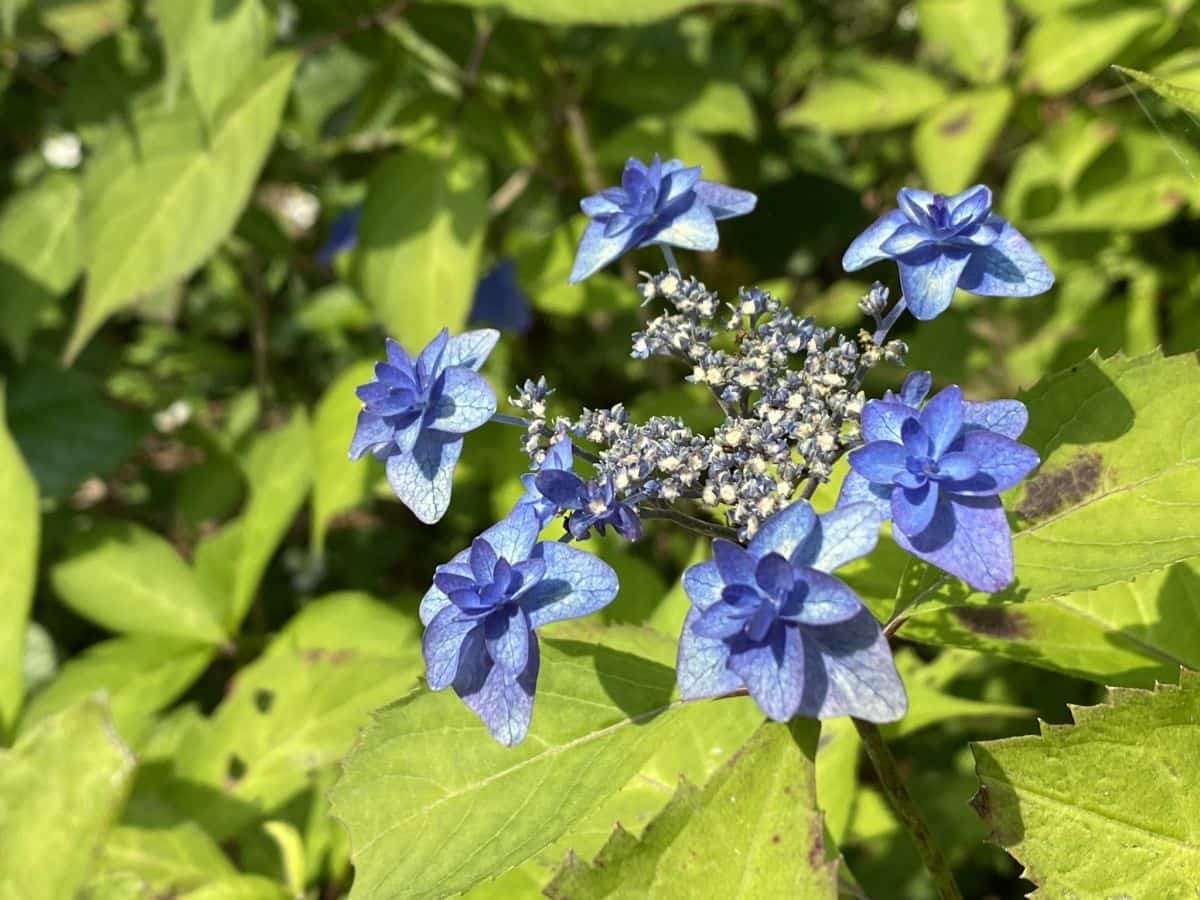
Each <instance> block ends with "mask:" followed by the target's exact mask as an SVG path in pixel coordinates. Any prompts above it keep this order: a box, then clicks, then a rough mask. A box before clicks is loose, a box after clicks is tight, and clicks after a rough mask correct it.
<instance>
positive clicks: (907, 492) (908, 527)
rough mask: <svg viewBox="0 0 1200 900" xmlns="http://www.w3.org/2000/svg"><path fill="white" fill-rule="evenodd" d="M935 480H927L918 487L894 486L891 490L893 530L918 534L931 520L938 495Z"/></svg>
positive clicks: (936, 505)
mask: <svg viewBox="0 0 1200 900" xmlns="http://www.w3.org/2000/svg"><path fill="white" fill-rule="evenodd" d="M940 493H941V492H940V491H939V490H938V484H937V482H936V481H927V482H925V484H923V485H922V486H921V487H919V488H906V487H899V486H898V487H896V489H895V490H893V491H892V521H893V522H895V523H896V528H895V530H897V531H902V532H904V533H905V534H920V533H921V532H922V531H924V530H925V529H926V528H928V527H929V523H930V522H932V521H933V514H934V511H935V510H936V509H937V507H938V499H939V495H940Z"/></svg>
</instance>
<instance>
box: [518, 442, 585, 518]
mask: <svg viewBox="0 0 1200 900" xmlns="http://www.w3.org/2000/svg"><path fill="white" fill-rule="evenodd" d="M574 466H575V460H574V453H573V452H572V450H571V439H570V438H560V439H559V440H557V441H555V442H554V444H553V445H551V447H550V449H549V450H547V451H546V458H545V459H544V460H543V461H542V467H541V468H540V469H538V471H537V472H526V473H525V474H524V475H522V476H521V484H523V485H524V486H525V495H524V496H523V497H522V498H521V499H520V500H518V501H517V508H520V507H522V506H528V507H530V508H531V509H532V510H533V512H534V515H536V516H537V517H538V524H539V525H541V526H542V527H543V528H545V527H546V526H547V525H549V524H550V523H551V522H553V521H554V519H555V517H557V516H558V514H559V512H560V510H561V507H560V506H559V505H558V504H557V503H555V502H554V501H553V500H551V499H550V498H549V497H547V496H546V495H545V494H543V493H542V492H541V491H540V490H538V486H537V477H538V475H539V474H540V473H542V472H570V471H571V470H572V469H573V468H574Z"/></svg>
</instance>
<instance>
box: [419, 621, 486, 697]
mask: <svg viewBox="0 0 1200 900" xmlns="http://www.w3.org/2000/svg"><path fill="white" fill-rule="evenodd" d="M478 627H480V624H479V621H478V620H477V619H468V618H465V617H463V615H462V614H461V613H460V612H459V610H458V609H457V608H456V607H454V606H447V607H446V608H445V609H443V610H442V611H441V612H439V613H438V614H437V615H436V616H434V618H433V621H431V622H430V623H429V626H428V627H427V628H426V629H425V635H424V637H423V638H422V639H421V650H422V652H423V653H424V655H425V679H426V681H428V682H429V687H430V690H434V691H440V690H443V689H444V688H448V687H449V686H450V685H451V684H452V683H453V682H454V679H455V677H456V676H457V675H458V668H459V655H460V651H461V650H462V648H463V642H464V640H465V639H466V637H467V635H468V634H469V633H470V632H471V631H472V630H473V629H475V628H478Z"/></svg>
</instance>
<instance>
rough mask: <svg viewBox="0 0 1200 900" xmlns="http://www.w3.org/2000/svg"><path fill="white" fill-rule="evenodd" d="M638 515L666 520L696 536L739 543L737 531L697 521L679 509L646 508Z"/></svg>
mask: <svg viewBox="0 0 1200 900" xmlns="http://www.w3.org/2000/svg"><path fill="white" fill-rule="evenodd" d="M638 515H640V516H641V517H642V518H643V519H665V520H666V521H668V522H674V523H675V524H676V525H678V526H680V527H681V528H686V529H687V530H688V531H692V532H695V533H696V534H702V535H704V536H705V537H712V538H725V540H727V541H733V542H734V543H737V539H738V533H737V529H735V528H726V527H725V526H724V525H718V524H716V523H715V522H706V521H704V519H697V518H696V517H695V516H689V515H688V514H687V513H682V512H680V511H679V510H677V509H665V508H663V507H658V506H646V507H642V508H641V509H639V510H638Z"/></svg>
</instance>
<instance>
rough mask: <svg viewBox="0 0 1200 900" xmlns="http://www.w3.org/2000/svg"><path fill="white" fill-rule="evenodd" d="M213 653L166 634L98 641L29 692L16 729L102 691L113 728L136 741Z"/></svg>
mask: <svg viewBox="0 0 1200 900" xmlns="http://www.w3.org/2000/svg"><path fill="white" fill-rule="evenodd" d="M212 657H213V648H212V647H211V646H206V645H204V644H195V643H192V642H189V641H180V640H175V639H171V638H164V637H157V636H155V637H149V636H144V635H143V636H138V637H125V638H116V639H114V640H109V641H102V642H101V643H99V644H96V645H94V646H92V647H90V648H88V649H87V650H85V651H84V652H83V653H81V654H79V655H78V656H73V657H72V658H71V659H69V660H67V662H66V663H65V664H64V665H63V667H62V668H61V669H60V670H59V672H58V675H57V676H56V677H55V678H54V680H53V681H51V682H50V683H49V684H47V685H46V686H45V687H43V688H42V689H41V690H40V691H38V692H37V693H36V694H34V695H33V697H32V698H31V699H30V701H29V705H28V706H27V707H26V709H25V713H24V715H23V717H22V719H21V731H22V732H23V733H24V732H28V731H29V729H30V728H32V727H35V726H36V725H37V724H38V723H39V722H41V721H42V720H44V719H46V718H47V717H48V716H52V715H54V714H56V713H58V712H60V711H61V710H64V709H66V708H67V707H69V706H71V705H72V704H74V703H76V702H77V701H79V700H80V699H81V698H84V697H88V696H90V695H91V694H92V693H94V692H95V691H97V690H104V691H106V692H107V693H108V696H109V698H110V704H111V707H112V718H113V722H114V723H115V724H116V727H117V729H118V730H119V731H120V733H121V734H122V735H123V736H124V737H125V739H126V740H128V741H130V742H132V743H135V744H136V743H137V742H138V741H139V740H140V738H141V737H142V736H143V734H145V732H146V729H147V728H148V727H149V726H150V725H151V724H152V719H153V716H154V714H155V713H157V712H158V711H159V710H162V709H164V708H165V707H167V706H169V705H170V704H171V703H172V702H173V701H174V700H176V699H177V698H178V697H179V695H180V694H182V693H183V692H184V691H185V690H187V689H188V687H189V686H190V685H191V684H192V682H194V681H195V680H196V679H197V678H199V677H200V674H201V673H202V672H203V671H204V670H205V669H206V668H207V667H208V664H209V662H210V661H211V660H212Z"/></svg>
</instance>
